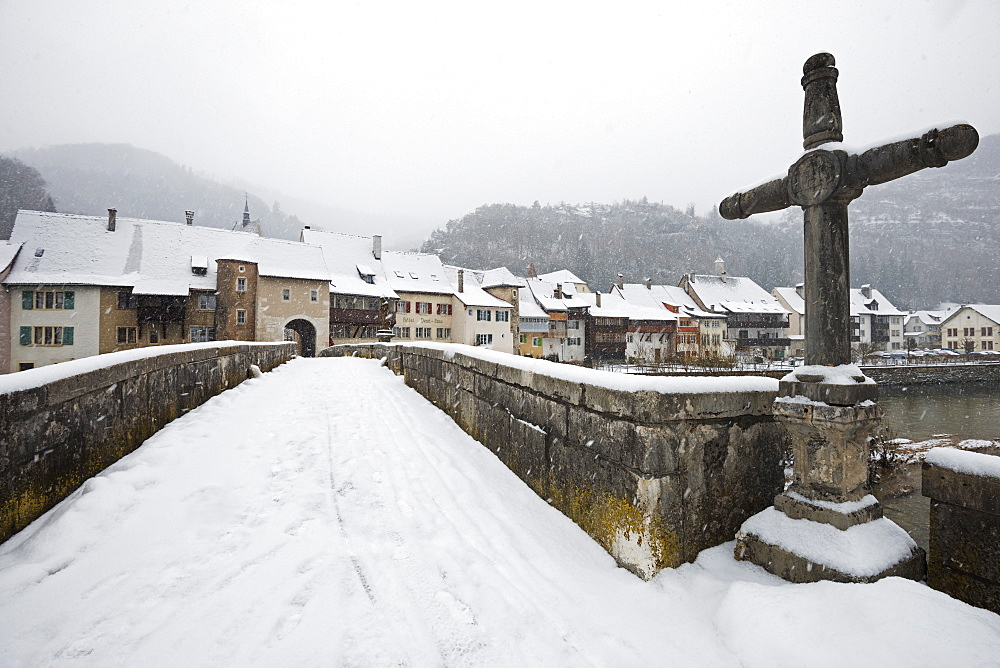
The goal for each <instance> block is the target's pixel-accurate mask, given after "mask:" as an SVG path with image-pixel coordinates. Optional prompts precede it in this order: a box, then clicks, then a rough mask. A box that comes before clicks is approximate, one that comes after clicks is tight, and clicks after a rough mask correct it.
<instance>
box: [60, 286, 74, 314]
mask: <svg viewBox="0 0 1000 668" xmlns="http://www.w3.org/2000/svg"><path fill="white" fill-rule="evenodd" d="M75 301H76V293H75V292H73V291H72V290H66V291H65V292H63V308H64V309H67V310H72V309H73V308H74V302H75Z"/></svg>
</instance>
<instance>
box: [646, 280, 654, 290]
mask: <svg viewBox="0 0 1000 668" xmlns="http://www.w3.org/2000/svg"><path fill="white" fill-rule="evenodd" d="M646 289H647V290H652V289H653V279H651V278H647V279H646Z"/></svg>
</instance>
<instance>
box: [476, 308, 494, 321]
mask: <svg viewBox="0 0 1000 668" xmlns="http://www.w3.org/2000/svg"><path fill="white" fill-rule="evenodd" d="M492 313H493V312H492V311H490V310H489V309H484V308H481V309H476V320H485V321H486V322H489V321H490V319H491V316H492Z"/></svg>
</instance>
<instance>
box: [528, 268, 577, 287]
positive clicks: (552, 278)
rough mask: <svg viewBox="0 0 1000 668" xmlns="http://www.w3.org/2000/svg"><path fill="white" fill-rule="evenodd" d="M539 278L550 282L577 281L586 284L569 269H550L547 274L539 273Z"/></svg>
mask: <svg viewBox="0 0 1000 668" xmlns="http://www.w3.org/2000/svg"><path fill="white" fill-rule="evenodd" d="M538 278H539V280H542V281H548V282H550V283H579V284H580V285H586V284H587V282H586V281H584V280H583V279H582V278H580V277H579V276H577V275H576V274H574V273H573V272H572V271H570V270H569V269H560V270H559V271H550V272H549V273H547V274H541V275H539V277H538Z"/></svg>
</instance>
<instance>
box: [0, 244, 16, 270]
mask: <svg viewBox="0 0 1000 668" xmlns="http://www.w3.org/2000/svg"><path fill="white" fill-rule="evenodd" d="M19 250H21V244H19V243H17V244H15V243H11V242H9V241H0V272H2V271H3V270H4V269H6V268H7V267H9V266H10V263H11V262H13V261H14V257H15V256H16V255H17V251H19Z"/></svg>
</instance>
